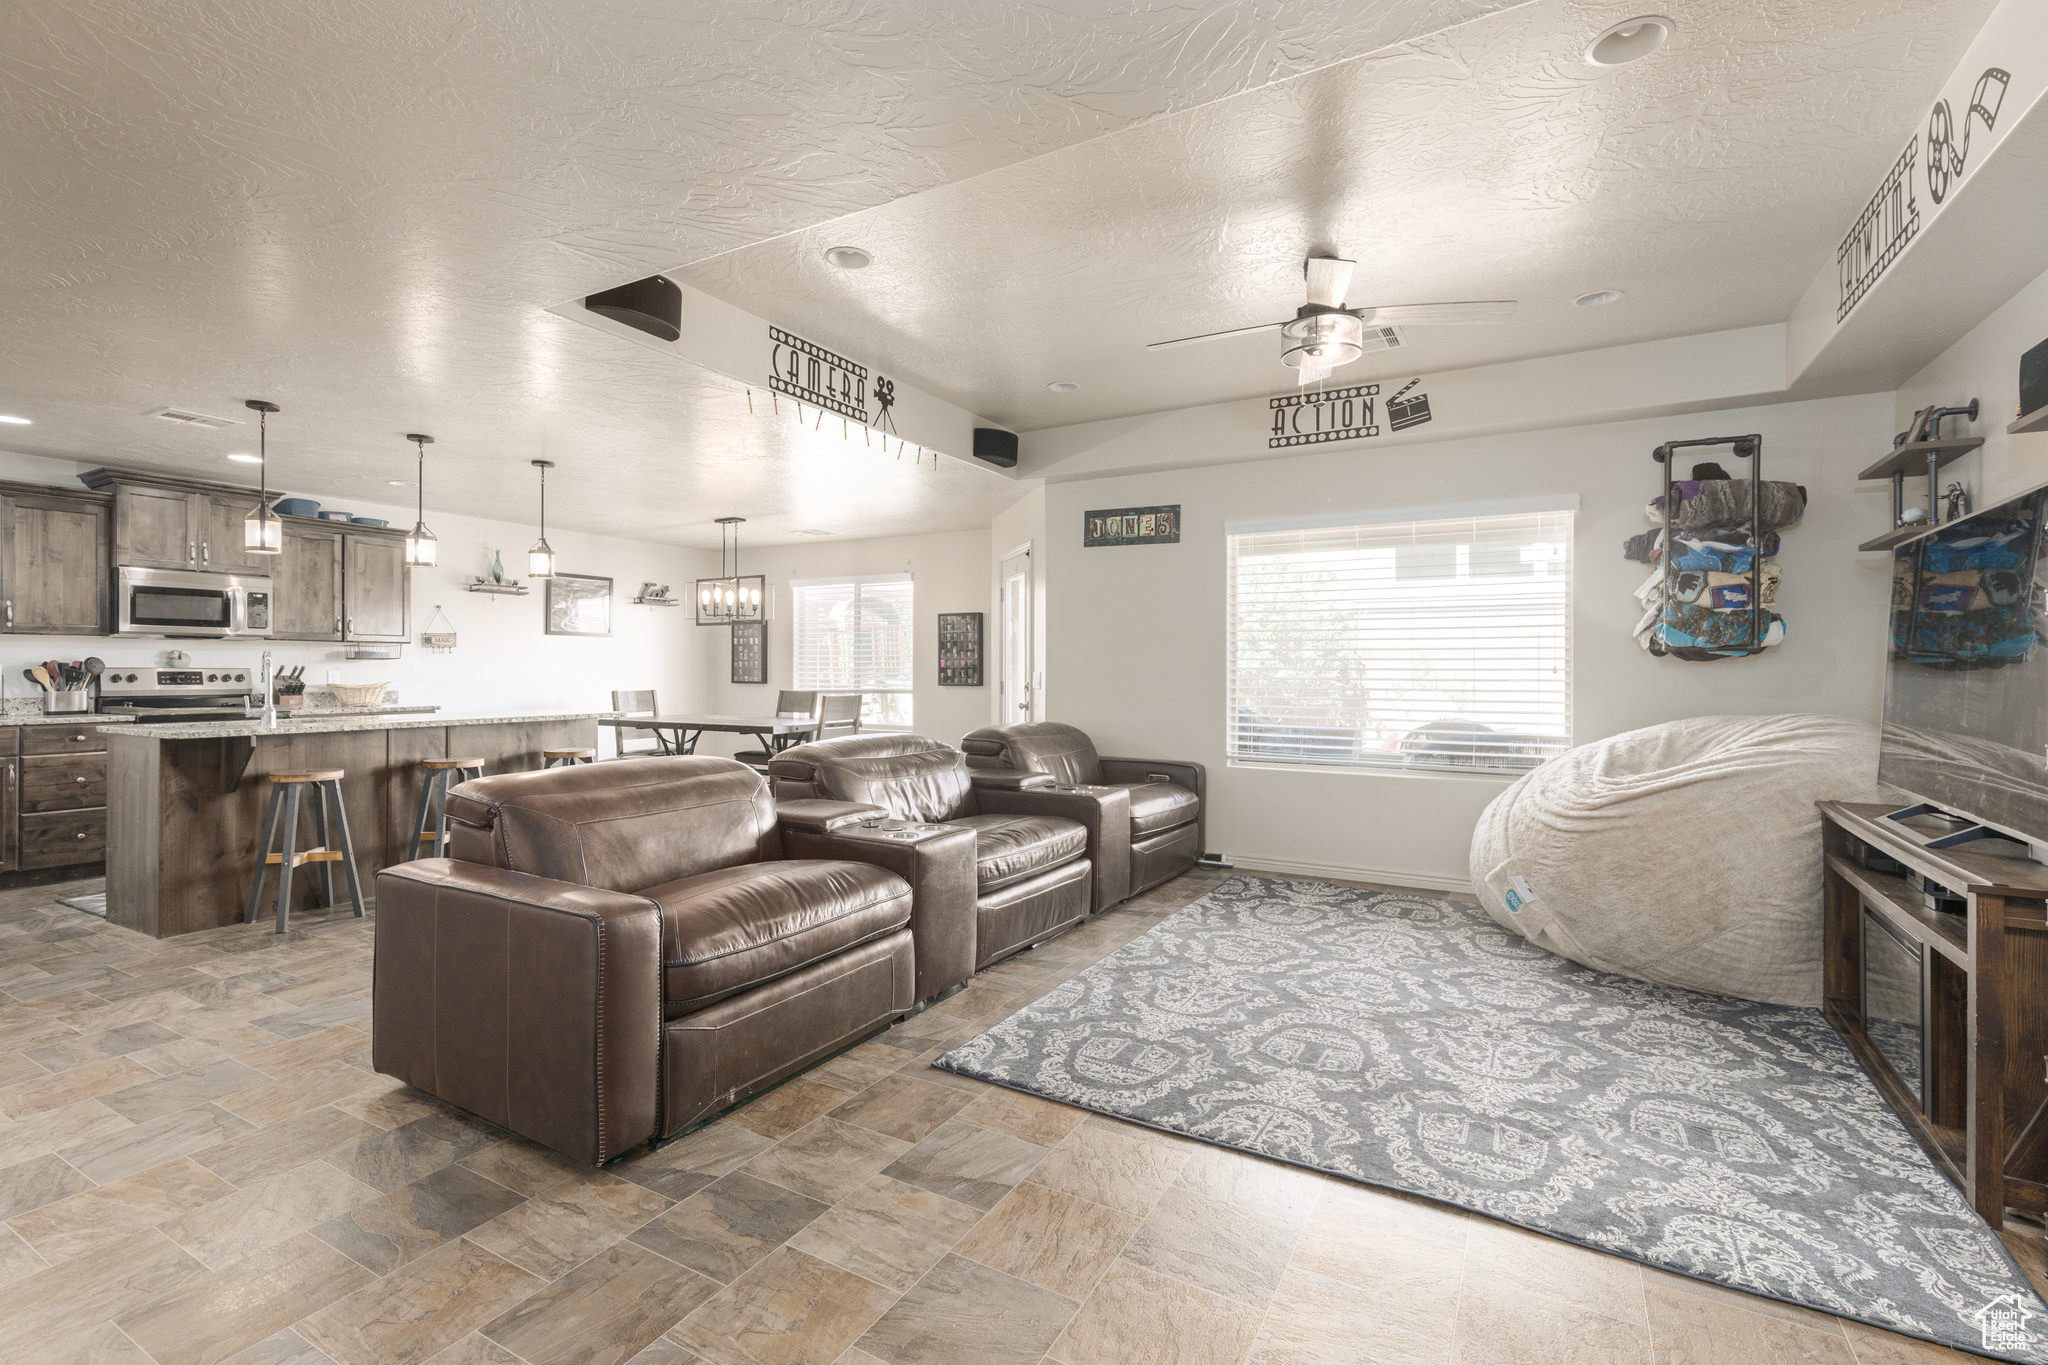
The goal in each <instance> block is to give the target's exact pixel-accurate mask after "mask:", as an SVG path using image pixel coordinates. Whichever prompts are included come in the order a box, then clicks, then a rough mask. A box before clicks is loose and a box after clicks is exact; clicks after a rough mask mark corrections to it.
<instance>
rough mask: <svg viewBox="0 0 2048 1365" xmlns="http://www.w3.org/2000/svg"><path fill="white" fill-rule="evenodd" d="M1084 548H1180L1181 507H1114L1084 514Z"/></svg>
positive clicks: (1174, 505) (1082, 542)
mask: <svg viewBox="0 0 2048 1365" xmlns="http://www.w3.org/2000/svg"><path fill="white" fill-rule="evenodd" d="M1081 531H1082V534H1081V544H1082V545H1083V546H1086V547H1090V548H1092V547H1094V546H1098V545H1178V544H1180V504H1179V503H1174V504H1173V505H1172V506H1170V507H1111V508H1105V509H1104V510H1102V511H1099V512H1084V513H1082V528H1081Z"/></svg>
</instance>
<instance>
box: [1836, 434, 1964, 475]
mask: <svg viewBox="0 0 2048 1365" xmlns="http://www.w3.org/2000/svg"><path fill="white" fill-rule="evenodd" d="M1983 444H1984V438H1983V437H1982V436H1966V437H1962V438H1959V439H1957V440H1954V441H1909V442H1907V443H1906V444H1905V445H1902V446H1895V447H1893V448H1892V451H1891V453H1890V454H1889V455H1886V456H1885V457H1884V458H1883V459H1882V460H1879V461H1878V462H1877V463H1876V464H1874V465H1872V466H1870V468H1868V469H1866V470H1864V471H1863V472H1862V473H1861V474H1858V475H1857V476H1856V477H1857V478H1859V479H1889V478H1890V477H1891V476H1892V475H1894V474H1913V475H1924V474H1925V473H1926V472H1927V461H1928V457H1929V456H1933V457H1934V459H1935V466H1934V467H1935V469H1936V471H1937V472H1938V471H1939V470H1941V469H1943V468H1945V467H1947V466H1948V465H1952V464H1954V463H1955V462H1956V461H1957V460H1960V459H1962V458H1963V456H1965V455H1967V454H1969V453H1970V452H1971V451H1973V450H1975V449H1976V448H1977V447H1978V446H1981V445H1983Z"/></svg>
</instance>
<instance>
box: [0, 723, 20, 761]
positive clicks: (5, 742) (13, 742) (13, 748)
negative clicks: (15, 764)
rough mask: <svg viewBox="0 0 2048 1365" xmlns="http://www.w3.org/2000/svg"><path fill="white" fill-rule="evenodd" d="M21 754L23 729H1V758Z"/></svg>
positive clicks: (12, 727) (8, 727)
mask: <svg viewBox="0 0 2048 1365" xmlns="http://www.w3.org/2000/svg"><path fill="white" fill-rule="evenodd" d="M20 752H21V727H20V726H18V725H9V726H6V727H4V728H0V758H4V757H7V756H9V755H12V754H18V753H20Z"/></svg>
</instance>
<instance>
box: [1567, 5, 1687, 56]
mask: <svg viewBox="0 0 2048 1365" xmlns="http://www.w3.org/2000/svg"><path fill="white" fill-rule="evenodd" d="M1677 31H1678V25H1676V24H1674V23H1672V22H1671V21H1670V20H1669V19H1666V18H1665V17H1664V16H1663V15H1661V14H1645V15H1643V16H1642V17H1640V18H1637V19H1630V20H1627V21H1626V22H1623V23H1619V24H1616V25H1615V26H1614V27H1613V28H1610V29H1608V30H1607V31H1606V32H1605V33H1603V34H1601V35H1600V36H1599V37H1598V38H1595V39H1594V40H1593V42H1592V45H1591V46H1589V47H1588V48H1587V49H1586V60H1587V61H1589V62H1591V63H1592V64H1593V65H1595V66H1627V65H1628V64H1629V63H1630V62H1639V61H1641V60H1642V59H1643V58H1645V57H1647V56H1649V55H1650V54H1651V53H1652V52H1655V51H1656V50H1657V49H1658V48H1660V47H1662V46H1664V44H1666V43H1668V42H1670V41H1671V35H1672V34H1674V33H1676V32H1677Z"/></svg>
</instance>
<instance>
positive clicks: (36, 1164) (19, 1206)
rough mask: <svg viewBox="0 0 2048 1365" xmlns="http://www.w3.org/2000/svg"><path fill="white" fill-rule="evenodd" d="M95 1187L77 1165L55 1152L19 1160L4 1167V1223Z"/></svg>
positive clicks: (0, 1174)
mask: <svg viewBox="0 0 2048 1365" xmlns="http://www.w3.org/2000/svg"><path fill="white" fill-rule="evenodd" d="M92 1187H93V1183H92V1181H90V1180H88V1179H86V1177H85V1176H84V1175H82V1174H81V1173H80V1172H79V1170H78V1168H77V1167H75V1166H73V1165H72V1164H71V1163H70V1162H68V1161H66V1160H64V1158H62V1157H60V1156H58V1155H56V1154H55V1153H51V1154H50V1155H48V1156H39V1157H32V1158H30V1159H29V1160H27V1161H19V1162H16V1163H15V1164H14V1165H12V1166H8V1167H6V1168H5V1169H0V1222H4V1221H5V1220H7V1219H9V1218H12V1217H14V1216H15V1215H16V1214H21V1213H27V1212H28V1211H29V1210H30V1209H39V1208H41V1207H43V1205H45V1204H54V1203H56V1202H57V1201H58V1200H59V1199H68V1198H69V1197H70V1196H72V1195H74V1194H83V1193H84V1192H85V1191H87V1190H89V1189H91V1188H92Z"/></svg>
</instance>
